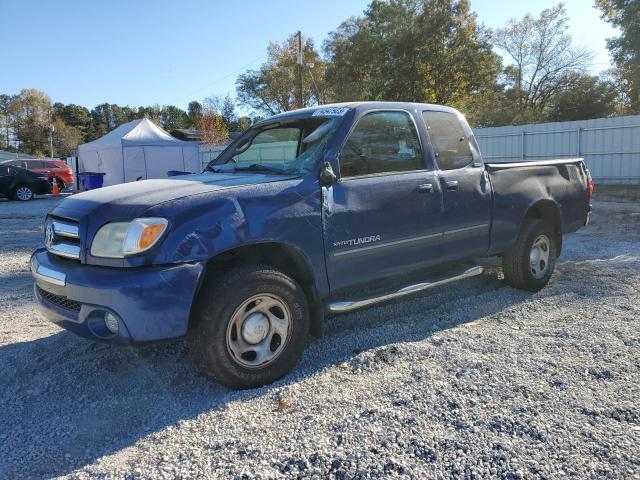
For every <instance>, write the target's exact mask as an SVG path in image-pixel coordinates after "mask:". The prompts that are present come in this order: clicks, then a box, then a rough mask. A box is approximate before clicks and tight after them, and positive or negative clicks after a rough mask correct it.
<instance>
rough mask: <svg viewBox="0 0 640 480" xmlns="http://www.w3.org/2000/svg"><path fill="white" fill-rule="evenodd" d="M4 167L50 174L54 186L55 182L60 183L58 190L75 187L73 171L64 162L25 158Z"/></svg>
mask: <svg viewBox="0 0 640 480" xmlns="http://www.w3.org/2000/svg"><path fill="white" fill-rule="evenodd" d="M3 164H4V165H13V166H14V167H21V168H26V169H27V170H29V171H31V172H33V173H48V174H49V182H50V183H51V185H53V182H54V180H55V181H56V182H58V188H59V189H60V190H62V189H63V188H65V187H73V170H71V167H69V165H67V163H66V162H64V161H63V160H49V159H46V160H35V159H33V160H32V159H30V158H24V159H20V160H8V161H6V162H3Z"/></svg>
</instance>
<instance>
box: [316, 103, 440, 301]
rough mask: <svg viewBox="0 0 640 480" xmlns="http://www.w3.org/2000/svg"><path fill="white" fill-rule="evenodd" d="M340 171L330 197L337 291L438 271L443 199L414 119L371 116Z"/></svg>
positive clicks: (329, 241)
mask: <svg viewBox="0 0 640 480" xmlns="http://www.w3.org/2000/svg"><path fill="white" fill-rule="evenodd" d="M339 164H340V179H339V181H337V182H334V183H333V184H332V185H331V186H329V187H324V189H323V190H324V191H323V193H324V201H323V222H324V226H325V228H324V235H325V256H326V262H327V271H328V275H329V283H330V286H331V289H332V291H334V292H335V291H336V290H340V289H344V288H348V287H351V286H355V285H358V284H364V283H367V282H371V281H374V280H378V279H382V278H384V277H388V276H395V275H397V274H399V273H409V272H411V271H413V270H416V269H421V268H425V267H428V266H430V265H433V264H434V263H437V262H438V257H439V250H440V244H441V242H442V229H441V227H440V216H441V201H442V193H441V190H440V185H439V182H438V179H437V177H436V176H435V174H434V172H432V171H428V170H427V169H426V168H425V159H424V156H423V149H422V148H421V145H420V139H419V137H418V132H417V129H416V126H415V123H414V119H413V117H412V115H411V114H410V113H409V112H406V111H400V110H392V111H374V112H370V113H367V114H365V115H364V116H363V117H361V118H360V119H359V120H358V123H357V124H356V126H355V127H354V128H353V130H352V131H351V133H350V135H349V138H348V139H347V140H346V142H345V144H344V146H343V148H342V151H341V152H340V157H339Z"/></svg>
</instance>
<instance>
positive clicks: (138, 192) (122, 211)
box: [51, 172, 295, 223]
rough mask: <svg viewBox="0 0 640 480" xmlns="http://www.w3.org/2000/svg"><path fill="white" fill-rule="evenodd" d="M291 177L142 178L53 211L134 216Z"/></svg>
mask: <svg viewBox="0 0 640 480" xmlns="http://www.w3.org/2000/svg"><path fill="white" fill-rule="evenodd" d="M291 178H295V177H291V176H281V175H268V174H262V173H240V172H238V173H202V174H197V175H182V176H178V177H173V178H168V179H161V180H142V181H139V182H129V183H123V184H121V185H114V186H111V187H104V188H98V189H96V190H90V191H88V192H83V193H79V194H77V195H73V196H71V197H68V198H65V199H64V200H63V201H62V202H60V203H59V204H58V206H57V207H56V208H55V209H54V210H53V211H52V212H51V213H52V214H53V215H57V216H60V217H65V218H70V219H73V220H77V221H80V220H82V219H83V218H86V217H87V216H89V215H90V216H91V217H92V219H93V217H94V216H97V217H101V218H103V219H109V220H111V219H131V218H135V217H136V216H139V215H141V214H142V213H143V212H144V211H145V210H146V209H148V208H149V207H152V206H154V205H158V204H160V203H164V202H168V201H171V200H176V199H178V198H182V197H188V196H191V195H198V194H202V193H210V192H215V191H219V190H224V189H228V188H234V187H241V186H247V185H256V184H261V183H270V182H277V181H282V180H288V179H291ZM92 223H93V222H92Z"/></svg>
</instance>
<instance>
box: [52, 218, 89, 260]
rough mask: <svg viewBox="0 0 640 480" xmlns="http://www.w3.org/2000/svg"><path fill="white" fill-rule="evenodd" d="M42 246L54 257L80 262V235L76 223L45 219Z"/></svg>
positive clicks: (65, 220) (58, 219)
mask: <svg viewBox="0 0 640 480" xmlns="http://www.w3.org/2000/svg"><path fill="white" fill-rule="evenodd" d="M44 244H45V247H47V250H48V251H49V252H50V253H53V254H54V255H57V256H59V257H64V258H71V259H73V260H80V234H79V228H78V222H75V221H73V220H67V219H60V218H53V217H49V218H47V222H46V223H45V228H44Z"/></svg>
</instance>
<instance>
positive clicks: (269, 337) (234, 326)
mask: <svg viewBox="0 0 640 480" xmlns="http://www.w3.org/2000/svg"><path fill="white" fill-rule="evenodd" d="M290 334H291V313H290V311H289V308H288V307H287V305H286V303H285V302H284V300H282V299H281V298H280V297H278V296H277V295H273V294H266V293H265V294H259V295H254V296H253V297H251V298H249V299H247V300H245V301H244V302H242V304H240V306H239V307H238V308H237V309H236V310H235V312H234V313H233V315H232V316H231V320H230V321H229V326H228V327H227V349H228V351H229V353H230V354H231V357H232V358H233V359H234V360H235V361H236V362H237V363H238V364H240V365H241V366H243V367H248V368H256V367H264V366H265V365H267V364H269V363H271V362H272V361H273V360H274V359H275V358H276V357H277V356H278V355H280V353H282V351H283V350H284V348H285V346H286V345H287V343H288V341H289V336H290Z"/></svg>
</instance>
